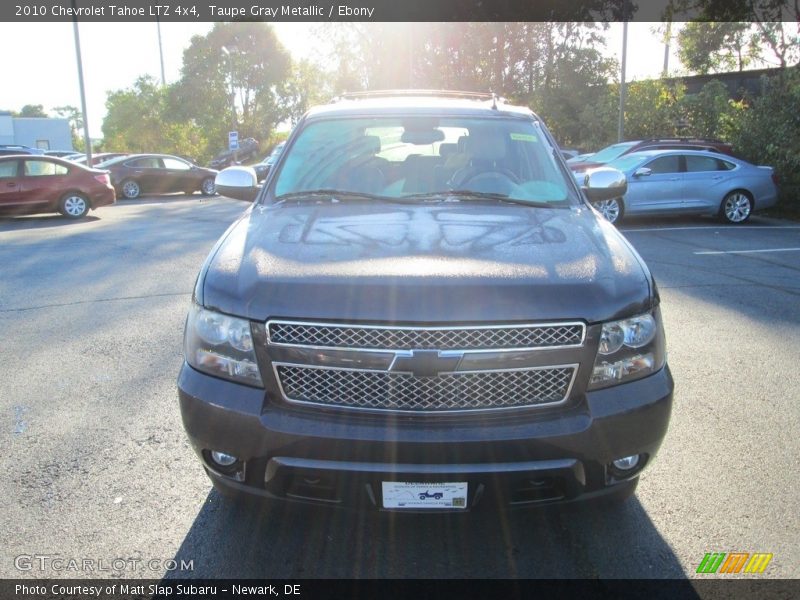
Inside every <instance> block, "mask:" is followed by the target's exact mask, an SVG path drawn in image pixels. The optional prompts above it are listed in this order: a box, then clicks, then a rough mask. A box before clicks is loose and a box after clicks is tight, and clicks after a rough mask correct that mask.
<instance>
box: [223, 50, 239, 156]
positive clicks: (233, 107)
mask: <svg viewBox="0 0 800 600" xmlns="http://www.w3.org/2000/svg"><path fill="white" fill-rule="evenodd" d="M235 51H236V46H231V47H230V48H228V47H227V46H222V52H223V53H224V54H225V56H226V57H227V62H228V72H229V73H228V74H229V76H230V79H231V115H232V124H231V131H238V128H239V124H238V123H237V120H236V88H235V87H234V85H233V53H234V52H235ZM237 143H238V142H237ZM238 158H239V149H238V147H237V148H236V149H235V150H234V151H233V162H234V163H236V162H237V159H238Z"/></svg>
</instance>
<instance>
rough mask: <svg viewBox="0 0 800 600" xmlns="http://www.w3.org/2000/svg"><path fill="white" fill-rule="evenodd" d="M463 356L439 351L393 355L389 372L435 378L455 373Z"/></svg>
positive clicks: (459, 353) (457, 353)
mask: <svg viewBox="0 0 800 600" xmlns="http://www.w3.org/2000/svg"><path fill="white" fill-rule="evenodd" d="M463 356H464V354H463V353H462V352H447V351H446V352H440V351H439V350H411V351H408V352H398V353H396V354H395V355H394V360H393V361H392V364H391V365H390V366H389V371H391V372H393V373H411V374H413V375H414V376H415V377H436V376H437V375H439V373H450V372H452V371H455V370H456V369H457V368H458V363H459V362H461V358H462V357H463Z"/></svg>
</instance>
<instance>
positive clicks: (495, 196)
mask: <svg viewBox="0 0 800 600" xmlns="http://www.w3.org/2000/svg"><path fill="white" fill-rule="evenodd" d="M435 198H441V199H442V200H443V201H445V202H448V201H449V202H454V201H455V202H458V201H461V200H494V201H497V202H507V203H509V204H521V205H522V206H533V207H537V208H555V207H554V205H553V204H552V203H550V202H539V201H536V200H524V199H522V198H509V196H508V195H507V194H499V193H497V192H476V191H473V190H442V191H440V192H428V193H425V194H411V195H410V196H401V198H400V199H401V200H427V199H435Z"/></svg>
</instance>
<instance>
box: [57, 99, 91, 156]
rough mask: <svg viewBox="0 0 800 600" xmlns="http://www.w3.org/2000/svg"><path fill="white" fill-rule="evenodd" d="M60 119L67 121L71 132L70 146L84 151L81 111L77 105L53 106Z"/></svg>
mask: <svg viewBox="0 0 800 600" xmlns="http://www.w3.org/2000/svg"><path fill="white" fill-rule="evenodd" d="M53 112H54V113H56V115H58V116H59V117H61V118H62V119H67V120H68V121H69V127H70V130H71V132H72V147H73V148H75V149H76V150H79V151H81V152H82V151H84V150H85V148H84V146H85V142H84V140H83V137H82V136H83V113H82V112H81V111H80V110H78V108H77V107H75V106H71V105H69V104H67V105H64V106H56V107H54V108H53Z"/></svg>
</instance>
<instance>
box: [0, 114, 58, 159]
mask: <svg viewBox="0 0 800 600" xmlns="http://www.w3.org/2000/svg"><path fill="white" fill-rule="evenodd" d="M0 144H21V145H23V146H31V147H32V148H41V149H42V150H72V149H73V147H72V131H71V129H70V126H69V121H68V120H67V119H50V118H26V117H14V116H12V115H11V113H9V112H0Z"/></svg>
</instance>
